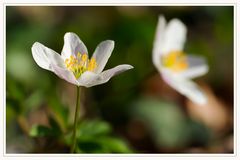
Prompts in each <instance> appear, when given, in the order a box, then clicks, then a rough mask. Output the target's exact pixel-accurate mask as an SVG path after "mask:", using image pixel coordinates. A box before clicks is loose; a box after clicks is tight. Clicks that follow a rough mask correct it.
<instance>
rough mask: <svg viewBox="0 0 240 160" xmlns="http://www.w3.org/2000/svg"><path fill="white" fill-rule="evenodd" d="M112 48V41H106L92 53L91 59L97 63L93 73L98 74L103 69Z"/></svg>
mask: <svg viewBox="0 0 240 160" xmlns="http://www.w3.org/2000/svg"><path fill="white" fill-rule="evenodd" d="M113 48H114V41H111V40H106V41H103V42H101V43H100V44H99V45H98V46H97V48H96V50H95V51H94V53H93V56H92V58H94V59H95V60H96V62H97V67H96V69H95V70H94V72H95V73H100V72H102V70H103V69H104V67H105V65H106V63H107V61H108V59H109V57H110V56H111V54H112V51H113Z"/></svg>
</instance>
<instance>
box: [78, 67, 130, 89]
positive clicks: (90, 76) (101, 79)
mask: <svg viewBox="0 0 240 160" xmlns="http://www.w3.org/2000/svg"><path fill="white" fill-rule="evenodd" d="M132 68H133V66H131V65H127V64H123V65H118V66H116V67H114V68H111V69H108V70H106V71H104V72H102V73H100V74H96V73H93V72H89V71H87V72H84V73H83V74H82V75H81V77H80V78H79V79H78V82H79V84H80V85H82V86H85V87H92V86H96V85H99V84H103V83H106V82H108V81H109V79H110V78H112V77H113V76H114V75H117V74H120V73H122V72H124V71H126V70H129V69H132Z"/></svg>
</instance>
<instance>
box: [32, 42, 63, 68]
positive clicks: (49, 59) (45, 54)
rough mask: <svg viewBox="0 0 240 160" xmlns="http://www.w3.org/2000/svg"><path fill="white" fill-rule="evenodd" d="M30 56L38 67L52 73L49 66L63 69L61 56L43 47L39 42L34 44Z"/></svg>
mask: <svg viewBox="0 0 240 160" xmlns="http://www.w3.org/2000/svg"><path fill="white" fill-rule="evenodd" d="M32 56H33V59H34V60H35V62H36V63H37V64H38V66H39V67H41V68H43V69H46V70H50V71H52V68H51V66H50V64H51V63H52V64H55V65H57V66H59V67H64V62H63V59H62V58H61V56H60V55H59V54H58V53H57V52H55V51H53V50H52V49H50V48H48V47H45V46H44V45H42V44H41V43H39V42H35V43H34V44H33V46H32Z"/></svg>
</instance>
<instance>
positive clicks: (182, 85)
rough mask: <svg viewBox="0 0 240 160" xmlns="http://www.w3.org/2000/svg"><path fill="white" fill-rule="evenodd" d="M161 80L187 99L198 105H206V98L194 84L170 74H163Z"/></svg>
mask: <svg viewBox="0 0 240 160" xmlns="http://www.w3.org/2000/svg"><path fill="white" fill-rule="evenodd" d="M163 79H164V81H165V82H166V83H168V84H169V85H170V86H171V87H173V88H174V89H175V90H177V91H178V92H180V93H181V94H183V95H185V96H186V97H188V98H189V99H190V100H192V101H193V102H195V103H197V104H200V105H203V104H206V103H207V97H206V96H205V94H204V93H203V92H202V90H201V89H200V88H199V87H198V86H197V85H196V84H195V83H194V82H192V81H190V80H188V79H184V78H181V77H178V76H173V75H170V74H163Z"/></svg>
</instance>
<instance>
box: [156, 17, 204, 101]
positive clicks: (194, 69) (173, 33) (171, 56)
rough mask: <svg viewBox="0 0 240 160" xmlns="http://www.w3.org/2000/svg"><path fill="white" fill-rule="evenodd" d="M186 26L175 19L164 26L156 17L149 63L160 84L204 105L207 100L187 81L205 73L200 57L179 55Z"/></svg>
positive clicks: (202, 60) (190, 81) (164, 21)
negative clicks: (163, 82)
mask: <svg viewBox="0 0 240 160" xmlns="http://www.w3.org/2000/svg"><path fill="white" fill-rule="evenodd" d="M186 33H187V28H186V26H185V25H184V24H183V23H182V22H181V21H180V20H179V19H172V20H170V22H169V23H168V24H167V23H166V20H165V18H164V17H163V16H159V20H158V24H157V31H156V35H155V41H154V46H153V54H152V60H153V64H154V66H155V67H156V68H157V70H158V71H159V73H160V74H161V75H162V77H163V80H164V81H165V82H166V83H167V84H169V85H170V86H171V87H173V88H174V89H175V90H177V91H178V92H180V93H181V94H183V95H185V96H186V97H188V98H189V99H190V100H192V101H193V102H195V103H198V104H205V103H206V102H207V97H206V96H205V94H204V93H203V91H202V90H201V89H200V88H199V87H198V85H197V84H195V83H194V82H193V81H192V80H191V79H192V78H196V77H198V76H201V75H204V74H206V73H207V72H208V65H207V63H206V60H205V59H204V58H203V57H200V56H196V55H186V53H184V51H183V47H184V43H185V41H186Z"/></svg>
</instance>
